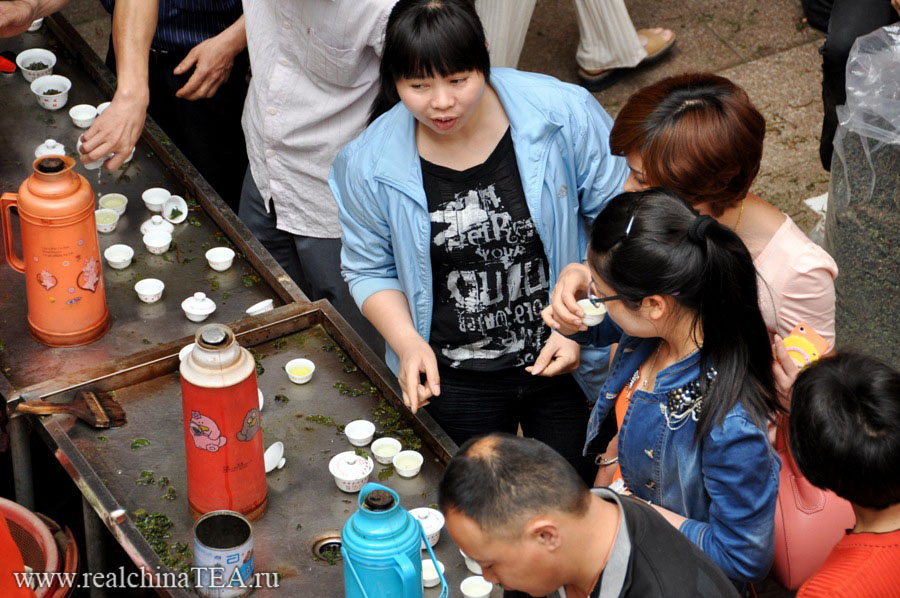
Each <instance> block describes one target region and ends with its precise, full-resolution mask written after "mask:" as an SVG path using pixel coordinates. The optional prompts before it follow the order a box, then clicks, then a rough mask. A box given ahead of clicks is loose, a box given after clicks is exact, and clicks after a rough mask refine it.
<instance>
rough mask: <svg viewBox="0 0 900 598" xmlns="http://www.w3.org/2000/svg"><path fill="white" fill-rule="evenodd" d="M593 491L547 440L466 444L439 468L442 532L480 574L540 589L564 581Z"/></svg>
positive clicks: (501, 437) (496, 438) (492, 438)
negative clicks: (441, 470) (477, 566)
mask: <svg viewBox="0 0 900 598" xmlns="http://www.w3.org/2000/svg"><path fill="white" fill-rule="evenodd" d="M590 505H591V493H590V491H589V490H588V488H587V487H586V486H585V485H584V482H582V480H581V478H580V477H579V476H578V474H577V473H576V472H575V470H574V469H573V468H572V466H571V465H569V463H568V462H567V461H566V460H565V459H564V458H563V457H561V456H560V455H559V454H558V453H556V451H554V450H553V449H551V448H550V447H548V446H547V445H545V444H543V443H541V442H539V441H537V440H532V439H528V438H518V437H516V436H511V435H509V434H490V435H488V436H483V437H480V438H475V439H472V440H470V441H468V442H467V443H465V444H464V445H463V446H462V447H461V448H460V450H459V452H458V453H457V454H456V456H455V457H454V458H453V460H452V461H451V462H450V465H449V466H448V467H447V469H446V471H445V472H444V478H443V480H441V485H440V507H441V510H442V511H443V512H444V516H445V517H446V526H447V531H448V532H450V535H451V536H452V537H453V540H454V541H455V542H456V544H457V545H458V546H459V547H460V548H461V549H462V550H463V552H465V553H466V554H467V555H468V556H470V557H471V558H473V559H475V560H476V561H478V563H479V564H480V565H481V567H482V569H483V575H484V577H485V578H486V579H488V580H489V581H492V582H496V583H501V584H503V586H504V587H505V588H507V589H516V590H520V591H523V592H527V593H528V594H531V595H532V596H544V595H546V594H549V593H550V592H553V591H554V590H556V589H557V588H559V587H560V586H561V585H563V584H564V583H566V582H567V581H568V580H566V579H565V576H564V569H565V567H566V566H567V565H569V564H570V563H569V561H571V559H570V558H569V555H572V554H573V549H574V551H578V550H580V549H583V548H584V547H583V546H578V545H577V544H580V542H577V541H576V540H575V533H576V532H575V530H576V529H577V528H578V522H579V521H580V520H581V519H582V518H583V517H584V516H585V515H586V514H587V512H588V509H589V507H590Z"/></svg>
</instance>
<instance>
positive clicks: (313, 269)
mask: <svg viewBox="0 0 900 598" xmlns="http://www.w3.org/2000/svg"><path fill="white" fill-rule="evenodd" d="M270 207H271V211H270V212H266V207H265V204H264V203H263V197H262V195H261V194H260V192H259V189H258V188H257V186H256V182H255V181H254V180H253V175H252V174H251V173H250V168H249V167H248V168H247V173H246V174H245V175H244V183H243V185H242V187H241V204H240V209H239V211H238V217H239V218H240V219H241V221H242V222H243V223H244V224H246V225H247V228H249V229H250V232H252V233H253V235H254V236H255V237H256V238H257V239H259V242H260V243H262V244H263V247H265V248H266V249H267V250H268V251H269V253H271V254H272V257H274V258H275V261H277V262H278V263H279V265H281V267H282V268H284V270H285V272H287V273H288V275H289V276H290V277H291V278H292V279H293V280H294V282H296V283H297V286H299V287H300V290H302V291H303V292H304V293H305V294H306V296H307V297H309V298H310V299H311V300H313V301H318V300H319V299H327V300H328V301H329V302H330V303H331V304H332V305H333V306H334V308H335V309H336V310H337V311H338V312H339V313H340V314H341V315H342V316H343V317H344V319H345V320H347V323H348V324H350V326H351V327H352V328H353V329H354V330H356V332H357V333H358V334H359V335H360V336H361V337H362V338H363V340H364V341H366V344H368V345H369V346H370V347H372V350H373V351H375V353H376V354H377V355H378V356H379V357H380V358H381V359H384V339H382V338H381V335H380V334H378V331H377V330H375V327H374V326H372V324H370V323H369V321H368V320H367V319H366V318H365V317H364V316H363V315H362V313H361V312H360V311H359V308H358V307H356V302H355V301H354V300H353V297H351V296H350V289H349V288H348V287H347V283H346V282H344V279H343V278H342V277H341V240H340V239H320V238H317V237H305V236H301V235H294V234H291V233H289V232H287V231H283V230H279V229H278V228H276V226H275V224H276V215H275V203H274V202H273V203H272V204H271V206H270Z"/></svg>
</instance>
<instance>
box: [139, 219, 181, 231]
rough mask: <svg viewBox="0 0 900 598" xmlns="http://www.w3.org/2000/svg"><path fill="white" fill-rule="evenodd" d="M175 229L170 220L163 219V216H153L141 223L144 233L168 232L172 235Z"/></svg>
mask: <svg viewBox="0 0 900 598" xmlns="http://www.w3.org/2000/svg"><path fill="white" fill-rule="evenodd" d="M174 231H175V227H174V226H172V224H171V223H170V222H166V221H165V220H163V217H162V216H152V217H151V218H150V219H149V220H145V221H144V223H143V224H142V225H141V234H142V235H149V234H150V233H168V234H170V235H171V234H172V233H173V232H174Z"/></svg>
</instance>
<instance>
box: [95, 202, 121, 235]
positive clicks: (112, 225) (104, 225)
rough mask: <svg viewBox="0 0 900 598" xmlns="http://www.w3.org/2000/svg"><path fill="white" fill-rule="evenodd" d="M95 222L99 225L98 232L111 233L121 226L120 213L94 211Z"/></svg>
mask: <svg viewBox="0 0 900 598" xmlns="http://www.w3.org/2000/svg"><path fill="white" fill-rule="evenodd" d="M94 221H95V222H96V223H97V232H99V233H111V232H113V231H114V230H116V226H118V224H119V213H118V212H116V211H115V210H110V209H107V208H100V209H99V210H94Z"/></svg>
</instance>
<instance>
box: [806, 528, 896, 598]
mask: <svg viewBox="0 0 900 598" xmlns="http://www.w3.org/2000/svg"><path fill="white" fill-rule="evenodd" d="M897 596H900V530H898V531H893V532H887V533H883V534H876V533H859V534H847V535H846V536H844V537H843V538H841V541H840V542H838V543H837V545H836V546H835V547H834V549H833V550H832V551H831V554H829V555H828V558H827V559H825V562H824V563H823V564H822V568H821V569H819V570H818V571H817V572H816V573H815V575H813V576H812V577H810V578H809V579H807V580H806V583H804V584H803V585H802V586H800V590H799V591H798V592H797V598H896V597H897Z"/></svg>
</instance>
